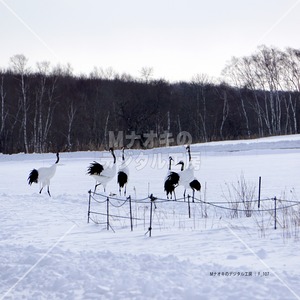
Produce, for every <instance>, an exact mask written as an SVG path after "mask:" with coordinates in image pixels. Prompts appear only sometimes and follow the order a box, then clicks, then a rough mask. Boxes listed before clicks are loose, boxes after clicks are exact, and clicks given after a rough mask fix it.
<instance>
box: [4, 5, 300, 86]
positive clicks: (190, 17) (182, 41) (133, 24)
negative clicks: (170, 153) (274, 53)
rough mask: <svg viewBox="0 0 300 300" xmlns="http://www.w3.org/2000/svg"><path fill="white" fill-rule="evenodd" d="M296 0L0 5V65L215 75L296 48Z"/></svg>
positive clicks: (176, 76) (299, 23)
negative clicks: (14, 60) (248, 59)
mask: <svg viewBox="0 0 300 300" xmlns="http://www.w3.org/2000/svg"><path fill="white" fill-rule="evenodd" d="M299 30H300V0H298V1H297V0H206V1H203V0H173V1H171V0H148V1H146V0H51V1H50V0H43V1H41V0H0V36H1V46H0V54H1V55H0V68H7V67H8V66H9V59H10V57H12V56H13V55H15V54H24V55H25V56H26V57H27V58H28V59H29V62H28V64H29V65H31V66H32V67H33V68H35V65H36V63H37V62H41V61H49V62H51V65H52V66H54V65H56V64H58V63H60V64H67V63H70V64H71V66H72V68H73V70H74V73H75V74H80V73H84V74H86V75H89V73H90V72H91V71H92V70H93V68H94V67H95V66H96V67H99V68H100V67H102V68H103V69H106V68H109V67H112V68H113V69H114V70H115V71H116V72H117V73H119V74H122V73H127V74H130V75H132V76H133V77H139V76H140V70H141V69H142V68H143V67H151V68H153V78H155V79H158V78H163V79H165V80H167V81H170V82H174V81H181V80H183V81H190V80H191V79H192V77H193V76H195V75H197V74H203V73H204V74H207V75H208V76H211V77H215V78H218V77H219V76H220V75H221V71H222V69H223V68H224V67H225V66H226V63H227V62H228V61H229V60H230V59H231V57H232V56H237V57H241V56H245V55H251V54H252V53H254V52H255V51H256V49H257V46H258V45H262V44H265V45H266V46H275V47H278V48H279V49H282V50H284V49H285V48H286V47H292V48H297V49H300V33H299Z"/></svg>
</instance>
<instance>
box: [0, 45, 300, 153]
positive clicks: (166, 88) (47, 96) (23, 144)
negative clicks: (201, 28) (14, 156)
mask: <svg viewBox="0 0 300 300" xmlns="http://www.w3.org/2000/svg"><path fill="white" fill-rule="evenodd" d="M152 71H153V70H152V69H151V68H143V69H142V70H141V77H140V78H138V79H135V78H133V77H132V76H130V75H128V74H122V75H119V74H116V73H115V72H114V71H113V70H112V69H107V70H103V69H101V68H95V69H94V70H93V71H92V72H91V73H90V74H89V75H82V76H75V75H73V74H72V69H71V67H70V66H69V65H67V66H56V67H52V66H51V65H50V63H48V62H40V63H37V64H36V68H35V70H32V69H31V68H29V67H28V59H27V58H26V57H25V56H24V55H22V54H18V55H14V56H12V57H11V59H10V62H9V67H8V68H7V69H1V70H0V105H1V107H0V152H1V153H18V152H25V153H29V152H52V151H79V150H100V149H107V148H108V147H109V144H110V140H109V136H110V134H111V133H114V134H115V136H116V137H117V136H118V134H119V133H120V132H122V134H124V135H132V133H135V135H136V140H135V143H134V144H133V145H132V144H131V145H130V146H132V147H141V148H149V147H157V146H160V145H162V143H161V140H160V137H161V136H165V135H166V133H167V136H168V138H169V137H173V139H170V140H169V141H170V143H169V144H170V145H176V144H177V143H178V140H177V139H176V137H177V136H178V134H179V133H180V132H183V131H184V132H187V133H189V134H190V136H191V137H192V142H193V143H196V142H208V141H217V140H226V139H242V138H255V137H264V136H272V135H285V134H296V133H299V129H298V128H299V126H300V124H299V122H300V105H299V103H300V102H299V101H300V50H297V49H291V48H288V49H285V50H279V49H276V48H273V47H267V46H260V47H258V49H257V50H256V52H255V53H254V54H252V55H251V56H247V57H240V58H237V57H233V58H232V60H231V61H230V62H229V63H228V65H227V66H225V68H224V71H223V74H222V75H223V78H224V81H223V82H218V83H216V82H214V81H213V80H211V79H209V78H208V77H207V76H206V75H196V76H195V77H194V78H193V79H192V80H191V81H190V82H177V83H170V82H167V81H165V80H154V79H152V76H151V75H152ZM149 133H152V135H153V136H154V137H155V138H154V139H153V143H145V140H146V136H147V135H149ZM126 142H127V140H126V139H124V143H125V146H126Z"/></svg>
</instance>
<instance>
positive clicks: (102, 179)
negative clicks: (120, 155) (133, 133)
mask: <svg viewBox="0 0 300 300" xmlns="http://www.w3.org/2000/svg"><path fill="white" fill-rule="evenodd" d="M109 152H110V153H111V155H112V156H113V165H110V166H102V165H101V164H99V163H97V162H94V163H92V164H91V165H90V167H89V168H88V174H89V175H90V176H92V177H93V178H94V179H95V180H96V185H95V190H94V192H96V189H97V186H98V185H102V186H103V189H104V192H106V185H107V183H108V182H109V181H111V180H112V179H113V178H114V177H115V175H116V170H117V168H116V156H115V154H114V150H113V149H112V148H110V149H109Z"/></svg>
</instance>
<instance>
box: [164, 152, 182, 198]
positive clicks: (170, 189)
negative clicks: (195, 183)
mask: <svg viewBox="0 0 300 300" xmlns="http://www.w3.org/2000/svg"><path fill="white" fill-rule="evenodd" d="M172 161H173V158H172V157H171V156H170V157H169V170H168V173H167V176H166V178H165V183H164V189H165V192H166V194H167V199H169V194H170V195H171V196H170V199H172V193H173V194H174V198H175V200H176V194H175V188H176V187H177V186H178V183H179V175H178V174H177V173H176V172H173V171H171V163H172Z"/></svg>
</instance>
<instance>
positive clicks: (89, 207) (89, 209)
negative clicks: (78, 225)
mask: <svg viewBox="0 0 300 300" xmlns="http://www.w3.org/2000/svg"><path fill="white" fill-rule="evenodd" d="M88 193H89V205H88V218H87V222H88V223H90V213H91V198H92V195H91V193H92V191H91V190H89V191H88Z"/></svg>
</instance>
